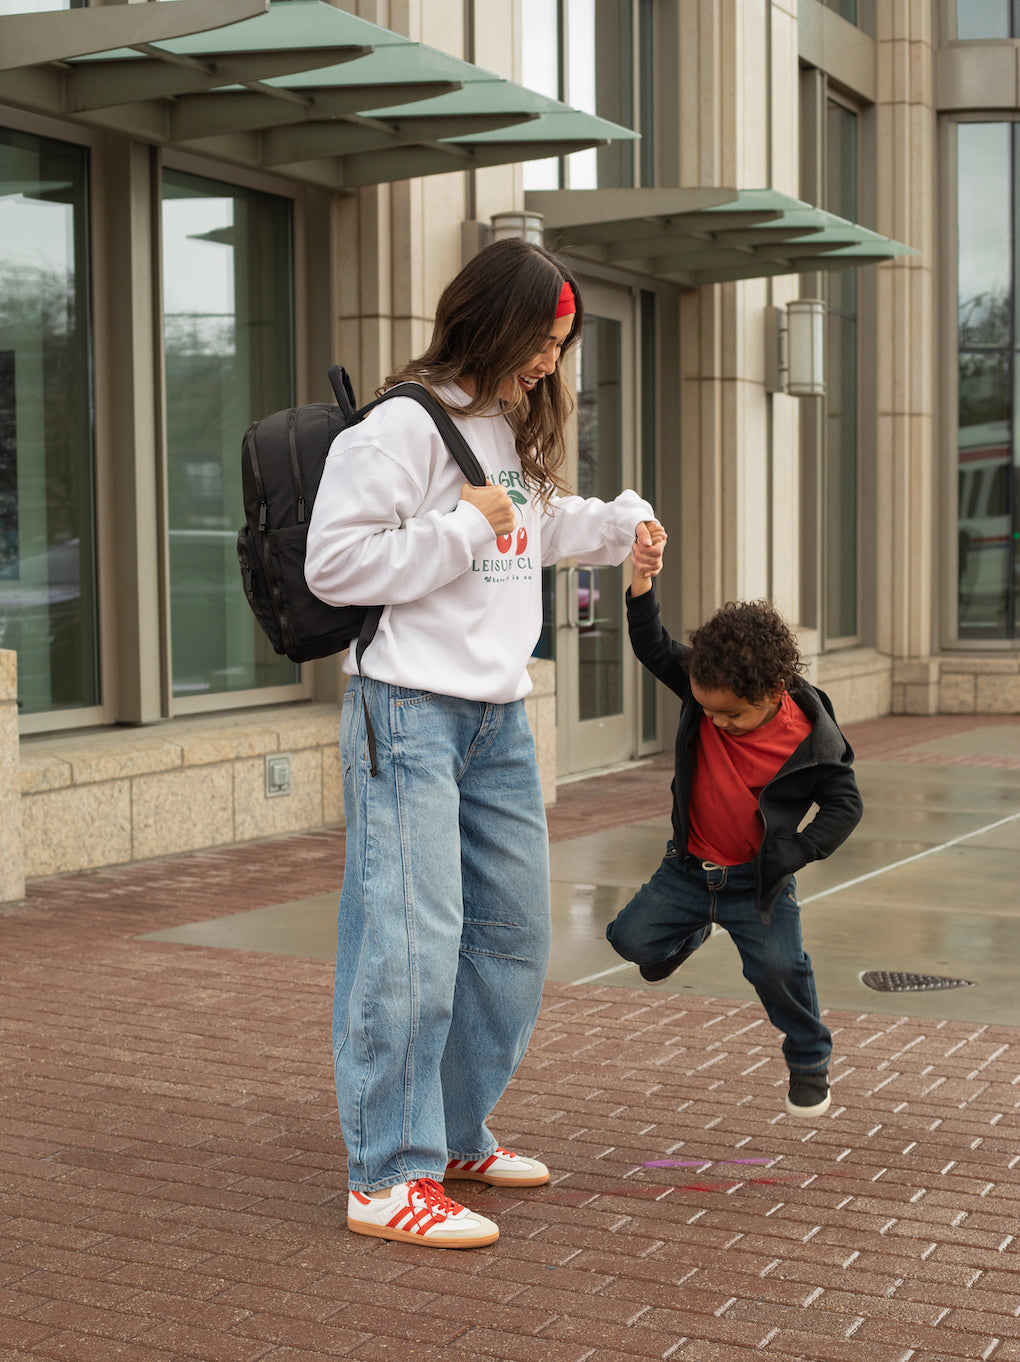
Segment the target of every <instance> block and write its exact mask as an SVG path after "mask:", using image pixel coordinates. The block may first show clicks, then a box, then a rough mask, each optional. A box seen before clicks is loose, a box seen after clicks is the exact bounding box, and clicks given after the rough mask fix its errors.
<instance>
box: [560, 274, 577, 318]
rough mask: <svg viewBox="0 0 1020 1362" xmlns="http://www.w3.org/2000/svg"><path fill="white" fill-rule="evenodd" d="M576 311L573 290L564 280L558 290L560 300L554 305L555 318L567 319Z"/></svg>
mask: <svg viewBox="0 0 1020 1362" xmlns="http://www.w3.org/2000/svg"><path fill="white" fill-rule="evenodd" d="M576 311H577V303H576V301H575V299H574V290H573V289H572V288H571V287H570V285H569V284H568V283H567V281H566V280H565V279H564V281H563V287H562V289H560V300H559V302H558V303H557V304H556V316H557V317H569V316H571V314H572V313H574V312H576Z"/></svg>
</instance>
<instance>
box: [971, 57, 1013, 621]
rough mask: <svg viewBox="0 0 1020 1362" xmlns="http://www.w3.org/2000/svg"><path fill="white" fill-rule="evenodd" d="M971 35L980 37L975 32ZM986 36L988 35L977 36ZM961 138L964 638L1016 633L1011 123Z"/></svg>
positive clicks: (979, 127) (976, 126)
mask: <svg viewBox="0 0 1020 1362" xmlns="http://www.w3.org/2000/svg"><path fill="white" fill-rule="evenodd" d="M972 36H978V35H977V34H972ZM982 36H987V35H982ZM957 136H958V149H957V150H958V154H957V165H958V183H957V202H958V220H957V241H958V248H959V263H958V278H959V289H958V292H959V361H958V363H959V380H958V384H959V386H958V390H957V392H958V404H957V405H958V424H959V429H958V435H957V497H958V503H957V555H958V556H957V597H958V606H959V611H958V620H959V623H958V630H959V636H960V638H961V639H994V638H998V639H1009V638H1015V637H1016V635H1017V623H1018V621H1017V600H1018V590H1017V587H1018V583H1017V580H1016V577H1017V572H1018V568H1020V554H1018V552H1017V526H1018V522H1017V508H1016V463H1017V449H1016V446H1017V435H1016V423H1015V420H1014V411H1015V401H1014V396H1013V395H1014V392H1015V391H1016V387H1017V383H1018V381H1020V372H1018V366H1017V363H1016V357H1017V341H1016V337H1017V325H1016V311H1017V307H1018V299H1017V290H1016V285H1015V282H1014V272H1015V267H1014V263H1013V252H1014V245H1013V238H1014V230H1015V229H1014V227H1013V219H1014V214H1015V208H1014V206H1013V205H1014V200H1015V196H1016V192H1017V184H1018V180H1020V176H1018V175H1017V166H1016V158H1017V139H1016V133H1015V130H1014V129H1013V128H1012V127H1011V125H1010V124H1008V123H970V124H961V125H960V126H959V128H958V129H957Z"/></svg>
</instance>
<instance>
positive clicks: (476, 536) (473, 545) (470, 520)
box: [451, 501, 496, 553]
mask: <svg viewBox="0 0 1020 1362" xmlns="http://www.w3.org/2000/svg"><path fill="white" fill-rule="evenodd" d="M451 514H452V515H453V517H454V523H455V524H456V525H457V527H458V528H459V530H460V532H461V534H463V536H464V538H465V539H466V540H467V542H468V547H469V548H470V550H471V552H472V553H481V551H482V550H483V549H485V548H487V547H488V545H489V544H490V543H491V542H492V541H493V540H494V539H495V538H496V532H495V530H494V529H493V528H492V526H491V525H490V524H489V522H488V520H486V518H485V516H484V515H483V514H482V513H481V511H480V510H479V509H478V507H477V506H475V505H473V504H472V502H470V501H458V502H457V505H456V506H455V507H454V509H453V511H452V512H451Z"/></svg>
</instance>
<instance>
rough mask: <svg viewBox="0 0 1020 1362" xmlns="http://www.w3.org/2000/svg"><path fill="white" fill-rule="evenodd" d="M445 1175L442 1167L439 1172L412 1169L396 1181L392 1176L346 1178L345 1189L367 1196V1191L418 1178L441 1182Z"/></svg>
mask: <svg viewBox="0 0 1020 1362" xmlns="http://www.w3.org/2000/svg"><path fill="white" fill-rule="evenodd" d="M445 1177H446V1169H445V1167H444V1169H443V1171H442V1172H441V1173H436V1172H433V1171H431V1170H426V1171H424V1172H420V1173H416V1172H414V1171H413V1170H412V1171H411V1172H409V1173H405V1174H404V1175H403V1176H402V1177H399V1178H397V1180H396V1182H394V1181H393V1179H392V1178H383V1179H382V1180H381V1181H378V1180H377V1181H376V1182H366V1181H365V1180H364V1179H363V1178H361V1179H355V1180H351V1179H350V1178H348V1180H347V1190H348V1191H349V1192H363V1193H364V1194H365V1195H366V1196H367V1195H368V1194H369V1192H385V1191H388V1190H389V1188H391V1187H396V1186H397V1185H398V1184H399V1183H401V1182H416V1181H417V1180H418V1178H431V1179H432V1181H433V1182H442V1180H443V1178H445Z"/></svg>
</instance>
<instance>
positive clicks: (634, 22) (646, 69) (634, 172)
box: [524, 0, 657, 189]
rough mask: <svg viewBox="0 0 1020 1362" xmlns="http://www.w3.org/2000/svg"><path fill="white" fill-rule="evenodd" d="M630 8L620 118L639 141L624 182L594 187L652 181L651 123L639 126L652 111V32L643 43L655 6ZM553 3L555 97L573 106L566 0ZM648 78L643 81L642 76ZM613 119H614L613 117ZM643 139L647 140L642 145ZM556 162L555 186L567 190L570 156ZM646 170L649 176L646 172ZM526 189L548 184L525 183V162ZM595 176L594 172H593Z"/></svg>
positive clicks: (635, 3) (643, 1)
mask: <svg viewBox="0 0 1020 1362" xmlns="http://www.w3.org/2000/svg"><path fill="white" fill-rule="evenodd" d="M626 2H627V6H628V8H629V11H630V25H631V72H630V80H631V89H630V113H629V117H628V118H627V119H620V120H619V121H620V122H621V123H624V124H625V125H626V126H627V127H630V128H632V129H633V130H634V131H635V132H638V133H641V134H642V139H641V141H640V142H638V143H636V144H634V147H633V152H632V165H631V179H630V184H628V185H619V186H616V185H613V186H606V185H602V184H598V185H597V188H599V189H604V188H623V189H633V188H638V187H640V186H643V185H647V184H654V182H655V181H654V159H655V157H654V152H655V146H654V144H655V128H654V126H653V127H651V128H649V129H645V128H644V127H643V125H642V115H643V114H649V115H652V114H654V110H655V101H654V85H655V77H656V63H655V50H656V43H655V39H654V33H653V36H652V39H651V41H650V42H647V43H646V39H647V37H648V32H647V30H648V27H649V26H651V28H652V30H654V28H655V24H656V8H657V7H656V6H655V5H654V3H652V4H649V3H648V0H626ZM554 3H555V5H556V20H555V27H556V42H557V54H556V57H557V60H556V66H557V86H558V89H557V93H556V95H555V98H557V99H559V100H562V101H563V102H564V103H566V104H570V105H573V104H574V101H573V99H572V98H571V91H570V81H569V70H570V34H569V25H568V22H567V21H568V14H567V6H568V5H569V0H554ZM646 57H647V58H648V59H649V61H648V63H646ZM645 76H647V77H649V78H650V80H649V82H646V81H645V80H644V79H643V78H644V77H645ZM649 83H650V85H651V89H652V95H651V98H649V96H648V94H647V93H646V85H647V84H649ZM613 121H616V120H615V119H614V120H613ZM646 138H647V143H648V145H646ZM588 154H590V153H588V152H575V153H573V155H576V156H584V155H588ZM555 161H556V184H555V186H553V187H554V188H556V189H571V188H573V187H574V186H573V185H572V184H571V173H570V161H571V156H570V155H566V156H558V157H556V158H555ZM535 164H536V165H546V164H547V162H546V161H540V162H536V163H535ZM648 173H650V174H651V175H652V178H651V179H647V178H646V175H647V174H648ZM524 174H525V186H526V188H535V189H537V188H540V187H544V188H548V187H549V186H539V185H531V186H528V185H527V163H525V167H524ZM596 177H597V174H596Z"/></svg>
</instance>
